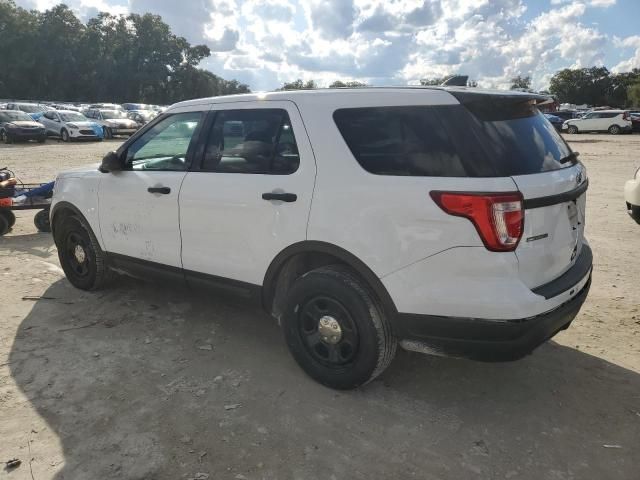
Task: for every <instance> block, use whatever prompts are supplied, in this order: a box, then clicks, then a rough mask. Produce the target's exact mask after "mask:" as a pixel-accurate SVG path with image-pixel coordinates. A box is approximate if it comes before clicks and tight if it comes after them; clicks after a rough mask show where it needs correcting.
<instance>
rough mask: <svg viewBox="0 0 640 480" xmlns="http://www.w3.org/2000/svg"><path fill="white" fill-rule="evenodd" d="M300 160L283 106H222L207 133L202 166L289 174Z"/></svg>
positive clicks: (248, 171) (209, 169) (208, 168)
mask: <svg viewBox="0 0 640 480" xmlns="http://www.w3.org/2000/svg"><path fill="white" fill-rule="evenodd" d="M299 164H300V156H299V153H298V146H297V144H296V139H295V135H294V133H293V128H292V126H291V120H290V119H289V115H288V114H287V112H286V110H282V109H256V110H248V109H247V110H221V111H219V112H217V113H216V119H215V122H214V125H213V128H212V131H211V134H210V135H209V140H208V142H207V146H206V148H205V152H204V158H203V161H202V169H203V170H205V171H209V172H220V173H254V174H271V175H288V174H291V173H293V172H295V171H296V170H297V169H298V166H299Z"/></svg>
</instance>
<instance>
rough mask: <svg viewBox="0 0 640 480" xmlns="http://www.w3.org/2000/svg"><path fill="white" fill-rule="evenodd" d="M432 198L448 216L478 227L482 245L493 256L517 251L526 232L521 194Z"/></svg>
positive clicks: (435, 194) (448, 194)
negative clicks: (495, 253) (459, 218)
mask: <svg viewBox="0 0 640 480" xmlns="http://www.w3.org/2000/svg"><path fill="white" fill-rule="evenodd" d="M431 198H433V200H434V201H435V202H436V203H437V204H438V206H439V207H440V208H441V209H442V210H444V211H445V212H446V213H448V214H449V215H455V216H457V217H464V218H468V219H469V220H471V222H472V223H473V224H474V225H475V227H476V230H477V231H478V234H479V235H480V238H481V239H482V242H483V243H484V245H485V247H487V249H488V250H491V251H493V252H511V251H513V250H515V249H516V247H517V246H518V242H520V238H522V232H523V231H524V208H523V206H522V194H521V193H519V192H514V193H463V192H437V191H434V192H431Z"/></svg>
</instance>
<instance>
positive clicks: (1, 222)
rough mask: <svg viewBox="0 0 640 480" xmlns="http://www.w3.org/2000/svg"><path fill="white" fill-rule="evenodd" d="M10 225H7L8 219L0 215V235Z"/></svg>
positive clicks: (7, 229)
mask: <svg viewBox="0 0 640 480" xmlns="http://www.w3.org/2000/svg"><path fill="white" fill-rule="evenodd" d="M10 229H11V227H9V220H8V219H7V218H6V217H5V216H4V215H0V237H1V236H3V235H4V234H5V233H7V232H8V231H9V230H10Z"/></svg>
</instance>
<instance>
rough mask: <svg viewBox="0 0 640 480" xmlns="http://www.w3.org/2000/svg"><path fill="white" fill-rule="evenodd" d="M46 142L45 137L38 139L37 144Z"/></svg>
mask: <svg viewBox="0 0 640 480" xmlns="http://www.w3.org/2000/svg"><path fill="white" fill-rule="evenodd" d="M46 141H47V137H46V136H45V137H40V138H39V139H38V143H44V142H46Z"/></svg>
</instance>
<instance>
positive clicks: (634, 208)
mask: <svg viewBox="0 0 640 480" xmlns="http://www.w3.org/2000/svg"><path fill="white" fill-rule="evenodd" d="M627 205H628V207H627V208H628V209H629V215H631V218H633V219H634V220H635V221H636V223H637V224H640V205H629V204H627Z"/></svg>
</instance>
